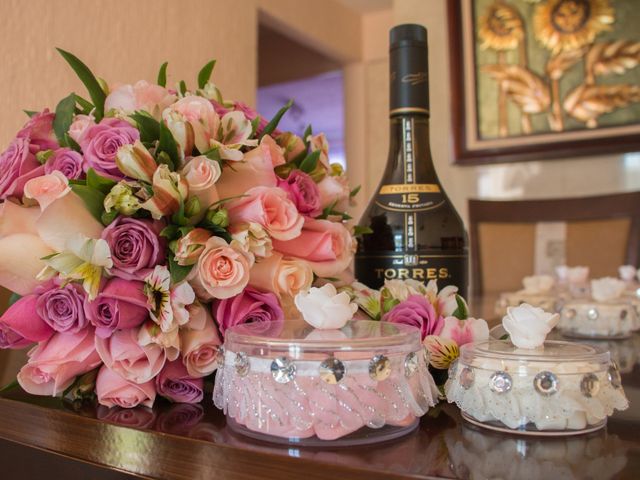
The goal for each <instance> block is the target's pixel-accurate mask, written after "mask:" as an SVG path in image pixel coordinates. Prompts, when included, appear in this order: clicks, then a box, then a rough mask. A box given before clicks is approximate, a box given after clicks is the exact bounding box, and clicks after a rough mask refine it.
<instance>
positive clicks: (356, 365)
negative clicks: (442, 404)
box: [213, 320, 438, 445]
mask: <svg viewBox="0 0 640 480" xmlns="http://www.w3.org/2000/svg"><path fill="white" fill-rule="evenodd" d="M427 361H428V358H427V357H426V354H425V350H424V349H423V347H422V343H421V341H420V332H419V330H418V329H416V328H414V327H410V326H406V325H398V324H393V323H386V322H374V321H366V320H352V321H349V322H347V324H346V325H345V326H344V327H343V328H341V329H339V330H317V329H314V328H313V327H311V326H310V325H308V324H307V323H305V322H303V321H301V320H291V321H285V322H263V323H250V324H245V325H238V326H235V327H232V328H230V329H229V330H227V331H226V333H225V343H224V347H223V353H222V358H221V365H220V367H219V369H218V373H217V374H216V383H215V388H214V393H213V398H214V403H215V404H216V406H217V407H218V408H221V409H222V410H224V412H225V415H226V417H227V423H228V425H229V426H230V427H231V428H232V429H233V430H235V431H238V432H240V433H243V434H245V435H249V436H252V437H254V438H260V439H266V440H271V441H280V442H287V443H296V444H306V445H318V444H320V445H322V444H325V443H330V444H332V445H339V444H343V445H353V444H362V443H370V442H375V441H383V440H389V439H392V438H396V437H398V436H400V435H403V434H405V433H408V432H410V431H411V430H413V429H414V428H415V427H416V426H417V424H418V418H419V417H420V416H422V415H424V414H425V413H426V412H427V410H428V409H429V407H431V406H433V405H434V404H435V403H436V402H437V398H438V390H437V387H436V385H435V383H434V381H433V378H432V377H431V375H430V373H429V372H428V368H427Z"/></svg>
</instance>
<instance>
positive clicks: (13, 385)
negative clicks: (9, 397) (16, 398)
mask: <svg viewBox="0 0 640 480" xmlns="http://www.w3.org/2000/svg"><path fill="white" fill-rule="evenodd" d="M18 385H20V384H19V383H18V379H17V378H16V379H15V380H14V381H12V382H9V383H7V384H6V385H5V386H4V387H2V388H0V393H4V392H9V391H11V390H13V389H14V388H16V387H17V386H18Z"/></svg>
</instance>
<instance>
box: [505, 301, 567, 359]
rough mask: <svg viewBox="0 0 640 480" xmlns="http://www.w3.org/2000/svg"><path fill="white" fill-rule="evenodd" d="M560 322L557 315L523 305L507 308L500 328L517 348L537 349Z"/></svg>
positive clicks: (526, 304)
mask: <svg viewBox="0 0 640 480" xmlns="http://www.w3.org/2000/svg"><path fill="white" fill-rule="evenodd" d="M559 320H560V315H558V314H557V313H548V312H545V311H544V310H543V309H541V308H537V307H532V306H531V305H529V304H528V303H523V304H521V305H520V306H518V307H508V308H507V314H506V315H505V316H504V317H503V318H502V326H503V327H504V329H505V330H506V331H507V332H508V333H509V337H510V339H511V343H513V344H514V345H515V346H516V347H519V348H537V347H540V346H541V345H542V344H543V343H544V340H545V338H546V337H547V334H548V333H549V332H550V331H551V330H552V329H553V327H555V326H556V324H557V323H558V321H559Z"/></svg>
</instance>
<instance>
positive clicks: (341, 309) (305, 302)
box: [295, 283, 358, 330]
mask: <svg viewBox="0 0 640 480" xmlns="http://www.w3.org/2000/svg"><path fill="white" fill-rule="evenodd" d="M295 304H296V307H297V308H298V310H299V311H300V313H302V317H303V318H304V319H305V321H306V322H307V323H308V324H309V325H311V326H313V327H315V328H319V329H322V330H329V329H335V328H342V327H344V325H345V324H346V323H347V321H349V320H351V319H352V318H353V315H354V314H355V313H356V310H358V305H356V304H355V303H351V299H350V297H349V294H348V293H347V292H341V293H338V292H337V290H336V287H334V286H333V285H332V284H330V283H327V284H326V285H324V286H323V287H321V288H316V287H313V288H311V289H310V290H308V291H306V292H300V293H298V294H297V295H296V297H295Z"/></svg>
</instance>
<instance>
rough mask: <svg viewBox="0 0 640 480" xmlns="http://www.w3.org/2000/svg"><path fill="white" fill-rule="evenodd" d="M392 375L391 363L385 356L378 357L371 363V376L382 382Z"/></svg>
mask: <svg viewBox="0 0 640 480" xmlns="http://www.w3.org/2000/svg"><path fill="white" fill-rule="evenodd" d="M389 375H391V362H390V361H389V359H388V358H387V357H385V356H384V355H376V356H375V357H373V358H372V359H371V361H370V362H369V376H370V377H371V378H372V379H373V380H377V381H378V382H381V381H382V380H385V379H387V378H389Z"/></svg>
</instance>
